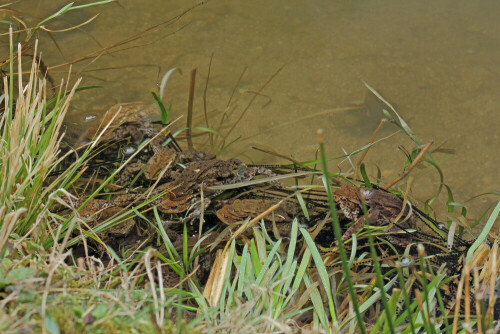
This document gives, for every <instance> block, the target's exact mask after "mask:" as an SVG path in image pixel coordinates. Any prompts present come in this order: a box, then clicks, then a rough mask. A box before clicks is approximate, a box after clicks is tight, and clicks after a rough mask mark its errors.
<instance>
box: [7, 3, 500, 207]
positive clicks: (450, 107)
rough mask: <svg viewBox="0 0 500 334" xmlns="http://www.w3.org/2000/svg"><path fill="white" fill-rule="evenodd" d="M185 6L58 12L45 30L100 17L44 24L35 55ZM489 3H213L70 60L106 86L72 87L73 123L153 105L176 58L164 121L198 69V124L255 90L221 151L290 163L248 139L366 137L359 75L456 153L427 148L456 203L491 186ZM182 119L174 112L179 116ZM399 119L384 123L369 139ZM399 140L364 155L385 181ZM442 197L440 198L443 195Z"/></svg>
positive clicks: (493, 116)
mask: <svg viewBox="0 0 500 334" xmlns="http://www.w3.org/2000/svg"><path fill="white" fill-rule="evenodd" d="M66 3H67V1H60V0H57V1H55V0H50V1H48V0H47V1H42V0H32V1H20V2H19V3H18V4H16V5H15V6H14V7H13V8H16V9H18V10H19V11H20V12H22V13H23V15H24V18H25V20H26V21H27V22H30V23H33V22H37V20H39V18H44V17H46V16H47V15H48V14H50V13H53V12H55V11H57V10H58V9H59V8H61V7H62V6H63V5H64V4H66ZM80 3H83V2H79V4H80ZM86 3H88V1H87V2H86ZM193 5H196V2H195V1H179V0H177V1H158V0H141V1H119V2H118V3H113V4H108V5H105V6H101V7H96V8H88V9H85V10H82V11H74V12H71V13H68V14H67V15H65V16H63V17H61V18H59V19H57V20H55V21H53V22H54V23H48V24H47V27H48V28H50V29H53V30H57V29H65V28H68V27H69V26H75V25H78V24H79V23H82V22H84V21H85V20H87V19H89V18H90V17H92V16H93V15H95V14H97V13H101V14H100V15H99V17H98V18H96V19H95V20H94V21H93V22H92V23H90V24H88V25H86V26H83V27H82V28H81V29H79V30H74V31H71V32H65V33H53V34H51V35H49V34H47V33H43V34H41V36H40V38H41V46H42V47H41V48H42V50H43V59H44V61H45V63H46V64H47V66H49V67H54V66H55V65H58V64H61V63H65V62H68V61H71V60H75V59H78V58H80V57H83V56H86V55H88V54H90V53H91V52H94V51H96V50H99V49H101V48H103V47H105V46H110V45H112V44H114V43H118V42H120V41H123V40H126V39H128V38H130V37H131V36H134V35H136V34H139V33H140V32H143V31H145V30H146V29H148V28H150V27H153V26H155V25H158V24H160V23H162V22H166V21H167V20H168V19H170V18H172V17H174V16H176V15H178V14H180V13H182V12H183V11H184V10H186V9H188V8H189V7H191V6H193ZM499 13H500V2H498V1H494V0H490V1H488V0H487V1H481V2H471V1H465V0H463V1H462V0H443V1H431V0H425V1H424V0H423V1H410V0H384V1H380V0H373V1H326V0H311V1H297V0H276V1H265V0H253V1H234V0H233V1H231V0H219V1H217V0H213V1H209V2H207V3H206V4H204V5H201V6H198V7H197V8H195V9H193V10H191V11H190V12H189V13H187V14H185V15H184V16H182V17H180V18H179V19H178V20H175V21H173V22H171V23H169V24H164V25H160V26H158V27H157V28H156V29H154V30H152V31H150V32H149V33H147V34H146V35H145V36H144V37H143V38H140V39H137V40H135V41H133V42H130V43H128V44H123V45H121V46H118V47H115V48H112V49H110V50H109V52H103V53H102V54H101V56H100V57H99V59H97V60H96V61H94V62H90V61H84V62H80V63H76V64H75V65H74V68H73V77H74V78H76V77H77V76H80V75H81V76H83V77H84V85H102V86H104V88H102V89H98V90H92V91H87V92H82V93H81V94H79V95H78V97H77V98H76V100H75V105H74V110H73V113H72V115H71V116H70V120H71V121H72V122H74V123H78V124H79V126H80V127H82V126H85V125H86V124H87V123H92V122H95V121H96V120H93V117H94V116H97V118H96V119H98V116H99V115H100V114H102V113H103V112H104V111H105V110H107V109H108V108H109V107H110V106H112V105H113V104H115V103H119V102H130V101H147V102H151V103H152V102H153V99H152V96H151V92H152V91H157V90H158V84H159V82H160V80H161V77H162V75H163V74H164V73H165V72H166V71H167V70H168V69H170V68H173V67H177V68H178V69H180V71H176V72H174V73H173V75H172V76H171V78H170V80H169V82H168V84H167V87H166V91H165V96H164V102H165V103H166V104H170V103H171V104H172V116H173V117H174V118H177V117H178V116H181V115H185V114H186V109H187V101H188V92H189V82H190V72H191V70H192V69H194V68H197V80H196V90H195V100H194V125H196V126H200V127H207V124H206V121H205V117H204V110H207V113H208V127H210V128H214V129H218V130H220V132H221V133H222V134H223V135H225V134H227V133H228V132H229V131H230V130H231V127H232V124H234V123H235V121H236V120H237V119H238V118H239V117H240V115H242V113H243V112H244V110H245V108H246V106H247V104H248V103H249V102H250V101H251V100H252V99H254V100H253V103H252V104H251V105H250V107H249V108H248V109H247V111H246V112H245V114H244V115H243V117H242V119H241V122H239V123H238V124H237V125H236V126H235V127H234V129H232V130H231V131H230V133H229V134H228V135H227V137H226V143H230V142H232V141H233V140H235V139H237V138H239V140H238V141H236V142H235V143H234V144H232V145H231V146H229V148H227V149H226V150H225V151H224V152H223V155H224V156H226V157H228V156H237V157H240V158H241V159H243V160H245V161H246V162H254V163H285V162H286V161H285V160H282V159H279V158H275V157H273V156H270V155H267V154H264V153H261V152H258V151H255V150H251V149H250V147H251V146H258V147H262V148H265V149H272V150H274V151H277V152H279V153H281V154H284V155H288V156H292V157H293V158H294V159H297V160H311V159H314V157H315V154H316V150H317V146H318V145H317V130H318V129H319V128H322V129H323V130H324V131H325V143H326V147H327V152H328V154H329V156H339V155H341V154H343V150H345V151H346V152H351V151H353V150H355V149H356V148H359V147H361V146H362V145H364V144H366V143H367V142H368V141H369V139H370V137H371V135H372V133H373V131H374V130H375V128H376V127H377V125H378V123H379V121H380V119H381V118H382V117H383V114H382V103H380V102H379V101H378V100H377V99H376V98H375V97H374V95H373V94H370V93H369V92H368V90H367V88H366V87H365V84H364V83H367V84H369V85H370V86H371V87H373V88H374V89H375V90H376V91H378V92H379V93H380V94H381V95H382V96H383V97H384V98H385V99H386V100H387V101H389V102H390V103H391V104H392V105H393V106H394V107H395V108H396V110H398V112H399V113H400V115H401V116H402V117H403V118H404V119H405V120H406V121H407V122H408V124H409V125H410V127H411V128H412V129H413V131H414V133H415V135H416V136H418V137H419V138H420V139H421V140H422V142H424V143H426V142H428V141H430V140H434V145H433V148H438V147H442V148H449V149H454V150H455V151H456V154H455V155H446V154H436V158H437V159H438V161H439V162H440V166H441V167H442V170H443V172H444V175H445V183H446V184H448V185H449V186H450V187H451V188H452V189H453V192H454V194H455V200H456V201H459V202H465V201H466V200H468V199H469V198H470V197H472V196H473V195H477V194H480V193H484V192H488V191H499V190H500V177H499V176H498V165H499V164H500V155H499V150H498V143H500V140H499V133H498V128H499V124H500V112H499V108H500V94H499V91H500V80H499V74H500V25H499V24H498V16H499V15H498V14H499ZM132 46H134V47H132ZM211 58H212V64H211V68H210V77H209V80H208V85H207V84H206V83H207V75H208V69H209V63H210V59H211ZM282 66H284V67H283V69H282V70H281V71H280V72H279V73H278V74H277V75H276V76H275V77H273V78H272V80H271V82H270V83H269V84H268V85H267V86H266V87H265V88H264V89H263V90H262V91H261V92H260V93H259V92H258V91H259V89H260V88H261V87H262V86H263V85H264V84H265V83H266V82H267V81H268V80H269V79H270V78H271V77H272V76H273V74H274V73H276V71H278V70H279V69H280V68H281V67H282ZM64 71H67V67H58V68H53V69H52V70H51V73H52V75H53V76H54V77H55V78H57V79H60V77H62V74H63V73H64ZM242 74H243V75H242ZM240 77H241V79H239V78H240ZM205 86H206V87H207V88H206V91H205ZM204 96H206V99H205V100H204ZM223 115H224V116H223ZM185 122H186V117H185V116H184V117H183V118H182V119H181V120H179V121H178V123H177V124H176V127H177V128H182V127H183V126H184V125H185ZM220 125H221V126H220ZM219 126H220V127H219ZM396 130H397V129H396V127H394V126H392V125H390V124H386V125H385V126H384V128H383V130H382V131H381V133H380V134H379V137H378V138H383V137H386V136H389V135H391V134H393V133H394V132H395V131H396ZM219 142H220V141H219ZM211 143H212V142H211V141H210V140H209V139H208V138H207V137H206V136H204V137H197V138H196V139H195V146H197V147H198V148H200V149H209V147H210V145H211ZM400 145H402V146H404V147H405V148H406V149H407V150H411V149H412V148H413V146H414V145H413V143H412V142H411V141H410V140H409V139H408V138H407V136H405V135H403V134H401V133H399V134H396V135H394V136H392V137H390V138H388V139H386V140H383V141H381V142H379V143H378V144H377V145H376V146H375V147H374V148H373V149H372V150H371V151H370V152H369V154H368V156H367V157H366V162H367V164H368V165H369V168H368V170H369V172H370V173H371V175H376V168H375V166H378V167H379V168H380V170H381V172H382V177H383V180H384V181H385V182H388V181H391V180H392V179H393V178H395V177H396V176H397V175H398V174H399V173H400V172H401V171H402V168H403V161H404V160H405V155H404V152H403V151H402V150H400V149H399V148H398V147H399V146H400ZM353 161H354V163H355V162H356V158H353ZM330 168H331V170H332V171H339V170H342V171H346V170H348V169H349V162H348V161H346V160H336V161H334V162H332V163H331V165H330ZM419 174H423V175H424V176H423V177H422V176H417V180H416V190H415V191H416V193H415V194H416V196H417V197H418V198H421V199H424V198H426V197H428V196H430V195H431V194H432V192H433V191H434V190H435V189H436V188H437V183H438V180H439V179H438V177H437V173H436V172H435V171H432V170H429V171H416V175H419ZM444 200H446V198H445V196H442V197H440V202H441V204H442V202H443V201H444ZM496 200H498V197H496V198H495V197H484V198H481V199H477V200H474V201H473V202H471V203H469V205H468V206H469V207H470V212H471V213H472V214H473V215H478V214H479V213H480V212H481V210H482V209H484V208H486V207H487V205H488V204H491V203H493V202H494V201H496Z"/></svg>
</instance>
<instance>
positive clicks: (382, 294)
mask: <svg viewBox="0 0 500 334" xmlns="http://www.w3.org/2000/svg"><path fill="white" fill-rule="evenodd" d="M361 203H362V205H363V212H364V215H365V221H366V225H367V226H369V225H370V219H369V218H368V210H367V207H366V203H365V201H364V200H363V201H361ZM367 230H368V243H369V244H370V253H371V255H372V260H373V266H374V268H375V274H376V276H377V285H378V288H379V289H380V299H381V300H382V305H383V306H384V312H385V313H386V318H387V324H388V326H389V330H390V332H391V333H396V331H395V329H394V323H393V320H392V316H393V315H392V314H390V311H389V303H388V302H387V297H386V295H385V292H384V291H385V290H384V277H383V276H382V270H381V269H380V263H379V261H378V255H377V252H376V251H375V245H374V243H373V236H372V233H371V229H367Z"/></svg>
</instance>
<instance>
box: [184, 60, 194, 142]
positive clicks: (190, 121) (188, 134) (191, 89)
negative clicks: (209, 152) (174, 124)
mask: <svg viewBox="0 0 500 334" xmlns="http://www.w3.org/2000/svg"><path fill="white" fill-rule="evenodd" d="M195 83H196V68H195V69H194V70H192V71H191V83H190V85H189V100H188V114H187V130H186V137H187V144H188V149H190V150H192V149H193V138H191V128H192V126H193V100H194V85H195Z"/></svg>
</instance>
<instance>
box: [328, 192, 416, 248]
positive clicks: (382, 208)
mask: <svg viewBox="0 0 500 334" xmlns="http://www.w3.org/2000/svg"><path fill="white" fill-rule="evenodd" d="M334 199H335V202H336V203H337V204H338V205H339V207H340V209H341V210H342V212H343V214H344V216H345V217H346V218H348V219H350V220H352V221H354V223H353V225H351V226H350V227H349V228H348V229H347V231H345V233H344V235H343V236H342V241H346V240H347V239H349V238H350V237H351V235H353V234H354V233H357V232H358V231H359V230H361V229H362V228H363V227H364V225H365V217H364V214H363V206H362V200H364V201H365V203H366V206H367V209H368V219H369V220H370V224H372V225H375V226H382V225H392V224H394V223H397V225H398V226H399V227H401V228H408V227H412V226H414V225H415V222H416V217H415V216H414V215H413V214H410V210H409V205H406V206H405V208H404V212H403V214H401V211H402V209H403V201H402V200H401V199H400V198H399V197H398V196H396V195H394V194H392V193H390V192H387V191H383V190H380V189H372V188H357V187H354V186H343V187H341V188H340V189H337V190H336V191H335V192H334ZM398 217H399V218H398ZM396 218H398V221H397V222H396V221H395V220H396ZM397 230H399V229H398V228H397V227H392V228H390V229H389V230H388V231H389V232H394V231H397Z"/></svg>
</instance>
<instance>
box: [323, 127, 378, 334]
mask: <svg viewBox="0 0 500 334" xmlns="http://www.w3.org/2000/svg"><path fill="white" fill-rule="evenodd" d="M318 141H319V150H320V155H321V164H322V166H323V176H324V183H325V188H326V194H327V196H328V205H329V206H330V214H331V217H332V224H333V232H334V233H335V239H336V240H337V242H338V248H339V255H340V259H341V261H342V270H343V271H344V276H345V280H346V283H347V288H348V290H349V295H350V296H351V301H352V304H353V306H354V312H355V313H356V319H357V321H358V326H359V330H360V332H361V333H362V334H365V333H366V330H365V325H364V323H363V318H362V317H361V313H360V312H359V306H358V300H357V298H356V293H355V292H354V286H353V284H352V279H351V274H350V273H349V260H348V259H347V255H346V251H345V247H344V242H343V241H342V231H341V229H340V223H339V218H338V216H337V210H336V206H335V203H334V201H333V193H332V188H331V185H330V177H329V174H328V165H327V159H326V153H325V145H324V139H323V131H322V130H319V131H318ZM382 291H383V290H382Z"/></svg>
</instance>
